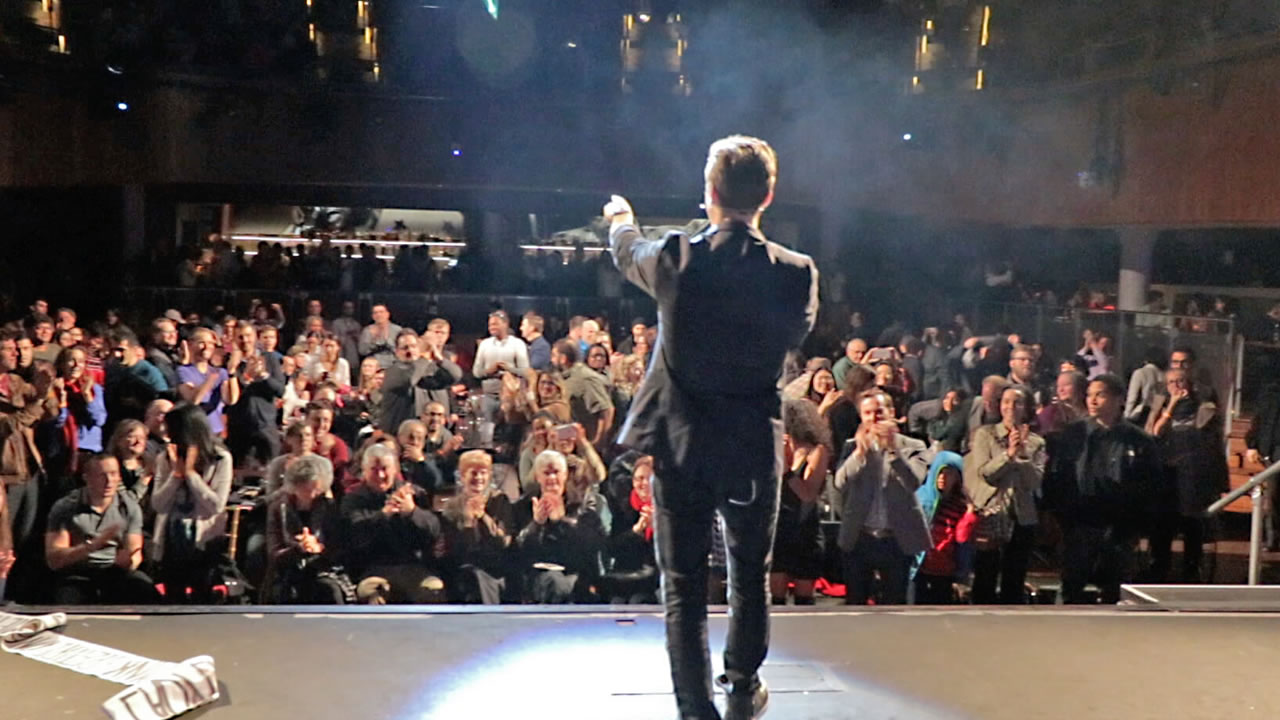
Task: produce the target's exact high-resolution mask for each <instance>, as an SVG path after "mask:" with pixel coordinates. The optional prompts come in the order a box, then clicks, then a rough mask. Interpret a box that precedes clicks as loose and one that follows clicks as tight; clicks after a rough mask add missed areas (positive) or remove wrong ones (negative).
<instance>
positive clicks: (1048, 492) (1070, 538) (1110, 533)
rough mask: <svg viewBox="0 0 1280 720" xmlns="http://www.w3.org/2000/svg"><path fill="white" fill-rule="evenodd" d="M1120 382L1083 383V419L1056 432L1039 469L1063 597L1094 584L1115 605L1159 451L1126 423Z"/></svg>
mask: <svg viewBox="0 0 1280 720" xmlns="http://www.w3.org/2000/svg"><path fill="white" fill-rule="evenodd" d="M1124 394H1125V392H1124V383H1123V382H1122V381H1121V380H1120V378H1118V377H1116V376H1115V375H1110V374H1104V375H1099V376H1098V377H1096V378H1094V379H1093V380H1091V381H1090V382H1089V387H1088V391H1087V395H1086V398H1085V402H1086V404H1087V407H1088V409H1089V418H1088V419H1086V420H1081V421H1078V422H1075V423H1072V424H1071V425H1068V426H1067V427H1066V429H1064V430H1063V431H1062V435H1061V437H1060V439H1059V441H1058V443H1057V444H1056V449H1055V451H1054V452H1053V453H1052V454H1051V456H1050V458H1049V467H1048V469H1047V470H1046V472H1045V481H1044V500H1045V506H1046V508H1047V509H1051V510H1053V511H1054V512H1055V513H1056V514H1057V516H1058V520H1059V522H1060V523H1061V524H1062V529H1063V545H1064V547H1063V567H1062V592H1063V598H1064V599H1065V601H1066V602H1068V603H1083V602H1086V601H1087V600H1088V596H1086V595H1085V592H1084V591H1085V585H1086V584H1088V583H1089V582H1090V581H1092V582H1094V583H1095V584H1096V585H1097V586H1098V587H1099V588H1101V591H1102V602H1104V603H1106V604H1114V603H1116V602H1118V601H1119V600H1120V585H1121V583H1124V582H1129V581H1130V580H1132V579H1133V577H1134V565H1133V550H1134V546H1135V545H1136V544H1137V539H1138V535H1139V532H1140V530H1141V528H1142V526H1143V524H1144V523H1145V522H1146V520H1147V519H1148V518H1149V517H1150V515H1151V512H1152V510H1153V509H1154V508H1155V507H1156V506H1157V505H1158V503H1159V500H1158V498H1159V497H1160V496H1161V487H1160V485H1161V482H1160V480H1161V477H1162V469H1161V467H1160V460H1159V454H1158V451H1157V449H1156V444H1155V441H1154V440H1152V438H1151V436H1150V435H1147V434H1146V433H1145V432H1143V431H1142V428H1139V427H1138V426H1136V425H1134V424H1132V423H1130V422H1129V421H1127V420H1125V419H1124Z"/></svg>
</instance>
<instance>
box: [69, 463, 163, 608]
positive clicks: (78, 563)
mask: <svg viewBox="0 0 1280 720" xmlns="http://www.w3.org/2000/svg"><path fill="white" fill-rule="evenodd" d="M83 475H84V487H83V488H80V489H79V490H75V491H73V492H72V493H71V494H69V495H67V496H66V497H64V498H62V499H61V500H59V501H58V502H56V503H54V505H53V508H52V509H51V510H50V511H49V524H48V531H47V532H46V533H45V560H46V562H48V564H49V568H50V569H52V570H53V571H54V573H55V580H54V588H53V601H54V603H55V604H58V605H86V604H114V603H125V604H144V603H152V602H155V601H156V600H157V599H158V596H157V594H156V590H155V587H154V586H153V585H152V582H151V578H149V577H147V576H146V575H144V574H142V573H141V572H139V571H138V565H139V564H140V563H141V562H142V509H141V508H139V507H138V504H137V503H135V502H134V501H133V499H132V498H131V497H129V496H128V495H127V494H124V493H121V492H119V488H120V464H119V463H118V462H117V461H116V459H115V458H113V457H111V456H110V455H103V454H97V455H92V456H90V457H89V458H87V459H86V460H85V462H84V467H83Z"/></svg>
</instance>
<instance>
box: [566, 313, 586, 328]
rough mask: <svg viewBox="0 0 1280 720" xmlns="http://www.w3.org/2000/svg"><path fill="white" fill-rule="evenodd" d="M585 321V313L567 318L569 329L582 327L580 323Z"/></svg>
mask: <svg viewBox="0 0 1280 720" xmlns="http://www.w3.org/2000/svg"><path fill="white" fill-rule="evenodd" d="M586 321H587V317H586V316H585V315H574V316H573V317H571V318H569V329H570V330H577V329H578V328H580V327H582V323H584V322H586Z"/></svg>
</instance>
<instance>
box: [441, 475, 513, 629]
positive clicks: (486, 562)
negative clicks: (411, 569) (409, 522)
mask: <svg viewBox="0 0 1280 720" xmlns="http://www.w3.org/2000/svg"><path fill="white" fill-rule="evenodd" d="M458 478H459V492H458V494H457V495H455V496H454V497H452V498H450V499H449V500H448V501H447V502H446V503H445V506H444V510H443V512H442V513H441V516H442V519H443V522H442V523H441V526H442V527H441V530H442V532H443V533H444V538H445V561H446V563H447V564H448V566H449V567H448V569H447V572H449V574H450V577H451V578H452V580H451V582H449V583H447V586H448V587H449V588H450V596H451V597H450V599H451V600H452V601H453V602H462V603H468V604H484V605H496V604H498V603H500V602H502V599H503V596H504V595H508V593H509V592H510V591H511V590H514V589H515V588H514V587H510V586H509V583H508V582H507V577H508V576H509V575H510V571H511V557H512V552H511V542H512V539H513V537H514V533H515V528H514V518H513V513H512V509H511V501H510V500H508V499H507V496H506V495H505V494H504V493H502V492H501V491H500V490H497V489H495V488H494V487H493V458H492V457H490V456H489V454H488V453H486V452H485V451H484V450H468V451H467V452H464V453H462V455H460V456H458Z"/></svg>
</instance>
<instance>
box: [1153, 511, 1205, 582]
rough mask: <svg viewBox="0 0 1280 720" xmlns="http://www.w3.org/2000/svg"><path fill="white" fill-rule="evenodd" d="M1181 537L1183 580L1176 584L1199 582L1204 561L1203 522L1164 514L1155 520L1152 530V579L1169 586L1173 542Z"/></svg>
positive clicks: (1196, 518)
mask: <svg viewBox="0 0 1280 720" xmlns="http://www.w3.org/2000/svg"><path fill="white" fill-rule="evenodd" d="M1179 533H1181V534H1182V577H1181V578H1179V582H1190V583H1198V582H1200V564H1201V561H1202V560H1204V540H1205V534H1206V533H1205V528H1204V518H1200V517H1187V516H1185V515H1180V514H1178V513H1164V514H1161V515H1159V516H1158V517H1156V519H1155V524H1154V526H1153V527H1152V528H1151V579H1152V581H1153V582H1158V583H1159V582H1168V581H1169V570H1170V569H1172V566H1173V538H1174V537H1176V536H1177V535H1178V534H1179Z"/></svg>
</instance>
